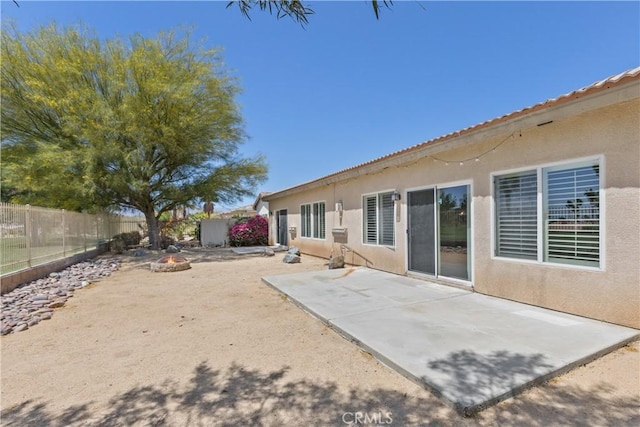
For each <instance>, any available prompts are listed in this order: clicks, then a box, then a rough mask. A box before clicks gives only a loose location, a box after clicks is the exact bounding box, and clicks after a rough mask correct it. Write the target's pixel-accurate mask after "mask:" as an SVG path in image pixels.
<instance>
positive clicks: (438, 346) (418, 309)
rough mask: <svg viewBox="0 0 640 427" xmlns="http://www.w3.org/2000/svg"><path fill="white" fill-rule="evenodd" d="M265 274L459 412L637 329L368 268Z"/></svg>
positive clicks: (580, 360)
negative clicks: (277, 274)
mask: <svg viewBox="0 0 640 427" xmlns="http://www.w3.org/2000/svg"><path fill="white" fill-rule="evenodd" d="M263 281H264V282H265V283H267V284H268V285H270V286H272V287H273V288H275V289H276V290H278V291H279V292H281V293H282V294H284V295H286V296H287V297H289V298H290V300H292V301H293V302H294V303H295V304H297V305H298V306H300V307H301V308H302V309H304V310H305V311H307V312H309V313H311V314H312V315H314V316H315V317H317V318H318V319H320V320H321V321H323V322H324V323H326V324H327V325H329V326H330V327H332V328H333V329H335V330H336V331H338V332H339V333H340V334H342V335H343V336H345V337H346V338H347V339H350V340H352V341H353V342H355V343H356V344H357V345H359V346H360V347H361V348H363V349H365V350H366V351H368V352H370V353H371V354H372V355H374V356H375V357H376V358H377V359H378V360H380V361H381V362H383V363H384V364H386V365H388V366H389V367H391V368H393V369H395V370H396V371H398V372H399V373H401V374H402V375H404V376H406V377H408V378H410V379H412V380H413V381H416V382H418V383H419V384H421V385H423V386H425V387H427V388H428V389H430V390H431V391H432V392H434V393H435V394H436V395H438V396H440V397H441V398H442V399H443V400H445V401H446V402H447V403H449V404H450V405H452V406H453V407H455V408H456V410H457V411H459V412H460V413H461V414H464V415H471V414H473V413H475V412H478V411H480V410H482V409H484V408H486V407H487V406H490V405H493V404H495V403H498V402H500V401H501V400H504V399H507V398H509V397H511V396H514V395H516V394H518V393H519V392H521V391H523V390H525V389H527V388H529V387H532V386H535V385H537V384H540V383H542V382H545V381H548V380H549V379H551V378H553V377H555V376H557V375H560V374H562V373H565V372H567V371H568V370H570V369H572V368H574V367H577V366H579V365H582V364H585V363H588V362H590V361H592V360H594V359H596V358H598V357H600V356H602V355H604V354H606V353H608V352H610V351H612V350H614V349H616V348H618V347H621V346H623V345H625V344H626V343H628V342H630V341H633V340H634V339H636V338H637V337H638V336H639V331H637V330H635V329H631V328H626V327H622V326H617V325H613V324H609V323H604V322H599V321H596V320H592V319H587V318H583V317H578V316H573V315H569V314H565V313H560V312H555V311H552V310H547V309H543V308H539V307H534V306H530V305H526V304H521V303H517V302H513V301H508V300H503V299H499V298H494V297H489V296H485V295H481V294H477V293H473V292H469V291H465V290H461V289H457V288H452V287H448V286H443V285H438V284H434V283H429V282H426V281H422V280H417V279H412V278H408V277H403V276H397V275H393V274H389V273H385V272H381V271H377V270H371V269H367V268H348V269H340V270H325V271H317V272H303V273H295V274H287V275H279V276H266V277H263Z"/></svg>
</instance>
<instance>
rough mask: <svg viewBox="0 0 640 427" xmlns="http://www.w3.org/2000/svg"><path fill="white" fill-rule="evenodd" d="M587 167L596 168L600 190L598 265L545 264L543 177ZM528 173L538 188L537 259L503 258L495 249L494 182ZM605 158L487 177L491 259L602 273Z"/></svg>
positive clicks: (504, 172) (603, 263)
mask: <svg viewBox="0 0 640 427" xmlns="http://www.w3.org/2000/svg"><path fill="white" fill-rule="evenodd" d="M589 164H597V165H598V168H599V177H598V178H599V188H598V198H599V203H598V204H599V207H598V209H599V218H598V245H599V251H598V265H583V264H579V263H571V262H558V261H555V260H546V259H545V254H546V253H547V250H548V245H549V241H548V238H547V233H548V230H547V228H546V227H545V218H546V212H545V208H546V197H547V194H546V188H545V182H544V177H545V175H546V174H547V173H548V171H550V170H551V171H554V170H555V171H558V170H570V169H576V168H580V167H584V166H586V165H589ZM528 171H531V172H534V171H535V173H536V181H537V183H536V185H537V195H536V212H537V216H536V221H537V240H536V255H537V256H536V259H525V258H517V257H509V256H504V255H497V246H498V242H497V240H498V230H497V228H498V226H497V223H498V212H497V207H496V201H497V197H498V195H497V189H496V182H497V179H498V178H500V177H505V176H508V175H514V174H518V173H526V172H528ZM605 177H606V173H605V158H604V155H597V156H590V157H582V158H575V159H568V160H562V161H557V162H550V163H545V164H538V165H532V166H528V167H522V168H517V169H509V170H503V171H496V172H492V173H491V174H490V188H491V199H492V202H491V259H496V260H500V261H508V262H517V263H528V264H537V265H544V266H545V267H558V268H570V269H582V270H595V271H605V269H606V268H605V267H606V265H605V260H606V253H605V247H606V230H605V224H606V209H605V207H606V201H605V194H606V192H605V188H606V182H605Z"/></svg>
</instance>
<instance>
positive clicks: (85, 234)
mask: <svg viewBox="0 0 640 427" xmlns="http://www.w3.org/2000/svg"><path fill="white" fill-rule="evenodd" d="M82 219H83V221H82V222H83V223H84V227H82V231H83V234H84V251H85V252H87V214H86V213H83V214H82Z"/></svg>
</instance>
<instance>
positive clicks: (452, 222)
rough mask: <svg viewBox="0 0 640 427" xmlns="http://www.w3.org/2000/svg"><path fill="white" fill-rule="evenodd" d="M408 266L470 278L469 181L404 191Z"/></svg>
mask: <svg viewBox="0 0 640 427" xmlns="http://www.w3.org/2000/svg"><path fill="white" fill-rule="evenodd" d="M407 212H408V215H407V216H408V218H407V220H408V230H407V234H408V267H409V270H410V271H415V272H418V273H424V274H429V275H434V276H443V277H450V278H454V279H460V280H465V281H468V280H471V257H470V248H471V245H470V236H471V234H470V223H471V221H470V220H469V185H458V186H451V187H441V188H439V187H434V188H429V189H424V190H416V191H409V192H408V193H407Z"/></svg>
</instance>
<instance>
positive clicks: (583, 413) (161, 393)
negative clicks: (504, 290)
mask: <svg viewBox="0 0 640 427" xmlns="http://www.w3.org/2000/svg"><path fill="white" fill-rule="evenodd" d="M461 357H463V358H467V357H469V355H462V356H461ZM499 357H501V356H499ZM465 360H466V359H465ZM470 361H472V360H470ZM489 362H490V359H489V360H485V361H484V362H483V363H489ZM534 363H535V362H534ZM438 366H440V367H441V368H443V369H445V370H447V369H449V366H451V365H448V364H446V363H445V364H442V363H440V364H438ZM487 369H489V367H488V366H487ZM288 374H289V368H287V367H286V366H284V367H282V368H280V369H277V370H274V371H271V372H261V371H258V370H254V369H250V368H247V367H243V366H241V365H237V364H233V365H231V366H229V367H228V368H227V369H226V370H224V371H221V370H215V369H212V368H211V367H210V366H209V365H208V364H207V363H206V362H202V363H200V364H198V365H197V366H196V367H195V368H194V371H193V375H192V378H191V379H190V380H189V381H188V382H186V384H180V383H179V382H177V381H175V380H172V379H171V380H166V381H165V382H164V383H162V384H159V385H145V386H140V387H134V388H132V389H130V390H129V391H127V392H125V393H121V394H117V395H114V396H113V397H112V398H111V399H110V400H109V406H108V409H107V410H106V411H104V410H103V411H98V410H94V409H92V407H93V406H94V403H93V402H84V403H80V404H78V405H73V406H70V407H68V408H66V409H64V410H61V411H59V410H54V409H53V408H50V407H49V404H48V403H47V402H38V401H34V400H29V401H25V402H23V403H22V404H20V405H17V406H14V407H12V408H8V409H6V410H3V411H2V414H1V415H2V424H3V425H5V426H52V427H62V426H75V425H96V426H107V427H108V426H122V425H134V424H135V425H216V426H223V427H224V426H229V427H230V426H238V425H251V426H276V425H277V426H286V425H322V426H340V425H348V422H349V421H353V419H352V418H353V416H351V418H349V415H347V417H346V418H345V414H347V413H355V412H361V413H367V414H369V416H371V417H373V416H376V415H375V414H380V415H377V416H378V417H380V416H387V415H388V416H389V417H390V418H391V419H392V421H391V423H387V425H392V426H393V425H396V426H411V425H421V426H448V425H456V426H459V425H478V424H487V425H494V424H495V423H496V422H502V423H509V424H510V423H511V421H513V419H512V418H509V417H508V416H507V415H505V413H506V412H505V411H502V412H499V413H498V414H497V415H492V416H488V417H486V418H485V417H482V416H478V417H476V418H467V419H464V418H460V417H458V416H457V415H456V414H455V413H454V412H453V411H452V410H450V409H449V408H446V407H443V405H442V404H441V403H440V402H439V401H438V400H437V399H436V398H431V397H427V398H419V397H411V396H407V395H405V394H403V393H400V392H398V391H395V390H390V389H384V388H377V389H371V390H369V389H366V390H365V389H360V388H357V387H354V388H352V389H351V390H349V391H347V392H344V391H342V392H341V391H340V390H339V389H338V386H337V385H336V384H335V383H332V382H318V381H310V380H307V379H299V380H289V379H287V377H288ZM464 378H471V376H464ZM473 384H474V381H472V380H469V381H467V383H466V385H465V387H472V386H473ZM462 390H463V388H461V389H460V391H461V392H462ZM638 404H639V400H638V399H637V398H636V399H629V398H622V399H621V398H616V397H615V395H613V393H612V391H611V390H610V389H607V388H605V387H600V388H595V389H590V390H582V389H577V388H571V387H563V388H560V387H550V388H548V389H546V390H544V392H543V393H542V397H541V398H539V399H537V400H536V401H515V402H511V405H510V406H509V407H508V408H507V409H513V410H511V411H508V412H509V414H513V417H517V421H518V422H517V424H518V425H521V426H527V425H540V419H541V418H540V417H543V418H544V417H545V416H546V417H548V416H549V414H550V413H552V414H553V418H551V419H552V421H553V424H556V425H576V422H578V424H577V425H580V422H582V423H583V424H584V425H594V423H595V424H597V425H614V424H615V425H621V424H624V425H632V424H633V423H634V422H635V421H638V413H637V407H638ZM345 420H346V421H347V422H345ZM581 420H582V421H581Z"/></svg>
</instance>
